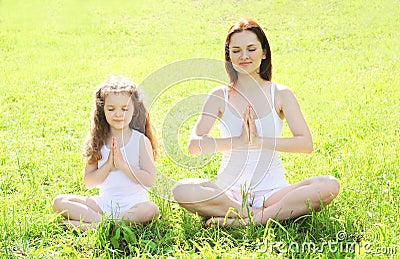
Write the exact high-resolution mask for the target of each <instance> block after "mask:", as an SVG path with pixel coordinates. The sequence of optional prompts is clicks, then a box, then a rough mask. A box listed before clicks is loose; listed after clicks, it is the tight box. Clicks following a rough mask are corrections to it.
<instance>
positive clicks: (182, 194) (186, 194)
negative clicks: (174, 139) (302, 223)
mask: <svg viewBox="0 0 400 259" xmlns="http://www.w3.org/2000/svg"><path fill="white" fill-rule="evenodd" d="M205 182H207V180H205V179H200V178H189V179H183V180H180V181H178V182H177V183H175V185H174V186H173V187H172V194H173V196H174V199H175V200H176V201H177V202H178V203H182V202H190V201H192V198H193V197H192V196H193V195H194V194H195V193H196V189H197V187H198V186H199V185H200V184H201V183H205Z"/></svg>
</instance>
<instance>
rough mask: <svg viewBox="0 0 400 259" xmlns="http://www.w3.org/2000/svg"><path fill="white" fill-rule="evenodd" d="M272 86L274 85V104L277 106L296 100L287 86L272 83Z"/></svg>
mask: <svg viewBox="0 0 400 259" xmlns="http://www.w3.org/2000/svg"><path fill="white" fill-rule="evenodd" d="M274 85H275V102H276V103H277V104H278V105H282V104H283V103H288V102H292V101H293V100H294V99H296V97H295V96H294V94H293V92H292V90H291V89H290V88H289V87H288V86H286V85H282V84H277V83H274Z"/></svg>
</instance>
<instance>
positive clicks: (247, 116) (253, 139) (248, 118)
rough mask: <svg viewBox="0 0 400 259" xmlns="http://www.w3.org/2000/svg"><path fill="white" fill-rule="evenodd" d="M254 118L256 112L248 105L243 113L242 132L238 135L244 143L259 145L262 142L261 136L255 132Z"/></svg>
mask: <svg viewBox="0 0 400 259" xmlns="http://www.w3.org/2000/svg"><path fill="white" fill-rule="evenodd" d="M255 120H256V114H255V112H254V110H253V108H252V107H251V106H250V105H249V106H247V108H246V111H245V113H244V115H243V125H242V134H241V135H240V137H239V138H240V140H241V141H243V143H244V144H250V145H260V144H261V142H262V141H261V137H260V136H259V135H258V133H257V127H256V123H255Z"/></svg>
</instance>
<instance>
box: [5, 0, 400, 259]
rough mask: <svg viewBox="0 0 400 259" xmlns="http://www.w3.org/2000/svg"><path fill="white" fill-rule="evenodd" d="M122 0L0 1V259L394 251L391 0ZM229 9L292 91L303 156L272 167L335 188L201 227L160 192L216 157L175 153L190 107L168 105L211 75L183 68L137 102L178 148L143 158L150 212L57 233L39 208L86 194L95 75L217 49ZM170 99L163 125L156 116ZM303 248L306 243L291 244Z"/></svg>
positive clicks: (140, 76)
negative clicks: (306, 134)
mask: <svg viewBox="0 0 400 259" xmlns="http://www.w3.org/2000/svg"><path fill="white" fill-rule="evenodd" d="M135 2H136V1H128V0H126V1H123V0H117V1H83V2H81V1H76V0H75V1H73V0H71V1H66V0H61V1H36V0H32V1H20V0H14V1H11V0H2V1H0V103H1V105H0V233H1V235H2V236H1V237H0V257H2V258H10V257H11V258H12V257H29V258H61V257H65V258H83V257H84V258H90V257H100V258H113V257H122V256H126V257H140V258H142V257H157V256H158V257H161V258H164V257H178V258H179V257H183V258H256V257H265V258H272V257H278V256H281V257H289V258H307V257H310V258H311V257H312V258H315V257H318V258H344V257H350V258H352V257H367V258H368V257H376V256H378V255H380V256H383V257H392V258H396V257H398V256H399V254H400V247H399V246H398V244H399V243H400V238H399V237H400V226H399V222H400V219H399V202H400V200H399V196H400V186H399V182H400V181H399V168H400V148H399V147H400V145H399V139H400V130H399V129H400V108H399V107H400V94H399V92H400V91H399V90H400V87H399V86H400V54H399V53H400V8H399V7H400V4H399V2H398V1H394V0H393V1H389V0H387V1H350V2H349V1H208V0H206V1H181V2H175V3H171V2H170V1H153V0H148V1H139V2H141V3H135ZM240 17H253V18H255V19H256V20H257V21H258V22H259V23H260V24H261V25H263V26H264V28H265V29H266V32H267V35H268V37H269V40H270V44H271V48H272V53H273V57H272V60H273V66H274V68H273V80H274V81H275V82H278V83H281V84H285V85H288V86H289V87H290V88H291V89H292V90H293V92H294V93H295V95H296V96H297V98H298V100H299V102H300V105H301V107H302V111H303V114H304V116H305V117H306V120H307V122H308V123H309V126H310V129H311V131H312V135H313V140H314V152H313V154H312V155H302V154H282V160H283V163H284V166H285V168H286V176H287V179H288V180H289V181H290V182H291V183H295V182H297V181H300V180H302V179H304V178H307V177H311V176H314V175H327V174H331V175H334V176H335V177H337V178H338V179H339V180H340V183H341V192H340V194H339V196H338V198H337V199H335V200H334V202H333V203H332V204H331V205H330V206H328V207H327V208H325V209H323V210H322V211H321V212H319V213H315V214H312V215H309V216H304V217H302V218H299V219H297V220H293V221H289V222H280V223H277V222H272V221H271V222H270V223H269V224H268V225H267V226H265V227H264V226H262V227H261V226H248V227H242V228H231V229H220V228H217V227H211V228H205V227H203V224H204V220H203V219H201V218H200V217H197V216H194V215H192V214H189V213H187V212H186V211H184V210H182V209H181V208H179V206H177V204H176V203H173V202H171V201H170V192H169V187H170V186H171V185H172V184H173V182H174V181H175V180H178V179H181V178H183V177H206V178H209V179H213V177H215V174H216V172H217V168H218V158H219V155H213V156H208V157H198V156H193V157H188V153H187V150H186V149H185V146H186V144H187V139H188V135H189V134H190V129H191V127H193V123H194V121H195V116H194V115H193V116H192V115H191V116H183V115H182V116H177V115H179V114H184V113H185V109H183V110H179V109H178V110H174V109H175V108H182V105H177V104H192V102H185V101H188V100H189V101H190V97H191V96H194V95H199V96H200V97H201V96H203V97H204V94H206V93H207V92H208V91H209V90H210V89H211V88H212V87H214V86H215V85H218V84H217V83H216V82H213V81H210V80H206V79H198V80H187V81H183V82H177V83H176V84H174V85H172V86H171V87H170V88H168V89H167V90H165V91H164V92H163V94H162V95H161V96H159V98H158V99H157V100H156V101H155V102H154V105H153V106H152V108H151V112H152V116H153V121H154V122H155V125H156V127H157V128H158V129H159V131H158V132H159V136H160V138H162V136H168V134H171V133H170V132H171V131H169V130H171V129H170V128H169V127H168V125H175V124H174V123H176V125H180V127H179V132H175V133H174V131H172V133H174V134H176V135H173V137H174V138H167V137H164V138H163V139H162V140H163V142H164V146H165V147H166V148H170V147H171V146H173V145H175V144H176V145H180V146H181V148H180V149H179V148H178V149H176V148H172V149H169V150H168V152H164V153H163V156H162V157H161V159H160V160H158V161H157V167H158V169H159V171H160V173H159V180H158V182H157V184H156V186H155V188H154V195H152V199H153V200H154V201H155V202H156V203H157V204H158V205H159V206H160V209H161V215H162V217H161V218H160V219H157V220H155V221H154V222H152V223H150V224H149V225H146V226H134V227H132V228H127V227H121V226H119V225H116V224H113V223H104V224H102V225H101V227H100V228H99V229H98V230H97V231H89V232H85V233H81V232H74V231H69V230H64V229H63V228H62V227H61V225H60V224H59V220H60V217H59V216H57V215H56V214H54V213H53V212H52V208H51V202H52V199H53V198H54V197H55V195H57V194H59V193H76V194H81V195H92V194H95V193H96V190H91V191H89V190H87V189H86V188H85V186H84V184H83V180H82V178H83V173H82V172H83V167H84V160H83V158H82V156H81V152H82V143H83V140H84V138H85V137H86V136H87V133H88V130H89V117H90V112H91V109H92V105H93V103H92V94H93V92H94V90H95V89H96V87H97V85H98V84H99V83H101V82H102V81H103V80H104V79H105V78H106V77H107V75H109V74H116V75H125V76H129V77H131V78H132V79H133V80H134V81H136V82H138V83H140V82H142V81H145V79H146V78H148V76H149V75H151V74H152V73H153V72H156V73H158V72H160V69H161V68H163V67H164V66H166V65H169V64H172V63H173V62H176V61H179V60H184V59H189V58H212V59H217V60H222V59H223V41H224V38H225V36H226V32H227V30H228V27H229V26H230V25H231V24H232V23H233V22H234V21H236V20H237V19H238V18H240ZM176 73H178V72H176ZM166 81H168V80H166V79H165V81H164V79H163V78H159V79H158V80H155V81H154V82H155V83H157V84H159V85H157V86H154V87H153V88H152V87H151V86H147V85H146V87H147V88H146V89H144V90H145V91H151V90H154V89H161V88H160V85H163V84H164V83H165V82H166ZM157 87H158V88H157ZM200 97H199V98H196V100H198V99H200ZM196 105H198V104H197V103H195V106H194V107H188V109H189V111H192V112H195V111H196V109H195V107H197V106H196ZM171 110H172V111H175V112H177V113H171V115H174V116H173V117H172V118H176V121H167V122H168V123H170V124H168V123H166V115H167V114H168V113H169V112H170V111H171ZM163 125H164V126H163ZM176 125H175V126H176ZM163 133H165V135H163ZM214 133H215V134H216V131H215V130H214ZM288 134H289V130H288V128H287V127H286V128H285V135H288ZM171 143H172V144H171ZM188 159H190V160H188ZM187 161H189V162H187ZM196 165H201V167H199V166H197V167H195V168H194V169H193V168H192V169H190V168H191V167H194V166H196ZM344 233H346V236H342V235H344ZM338 237H339V238H343V239H341V240H339V239H338ZM334 242H337V243H334ZM355 243H357V244H359V246H357V247H356V248H355V250H356V252H353V251H352V249H351V248H352V247H351V246H352V245H353V244H355ZM311 244H315V246H316V248H315V250H314V251H312V253H311V254H310V253H308V252H307V251H304V249H303V250H302V245H311ZM328 244H331V248H329V246H328ZM296 245H299V249H298V251H296ZM346 245H347V246H350V247H347V249H346ZM369 245H370V247H369ZM306 248H307V247H306ZM306 248H305V250H307V249H306ZM373 252H376V253H375V254H374V253H373ZM377 252H382V253H377Z"/></svg>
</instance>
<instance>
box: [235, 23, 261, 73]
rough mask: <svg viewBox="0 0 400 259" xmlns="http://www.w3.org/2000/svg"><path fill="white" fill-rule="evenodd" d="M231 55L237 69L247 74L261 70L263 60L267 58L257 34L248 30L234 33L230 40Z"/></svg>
mask: <svg viewBox="0 0 400 259" xmlns="http://www.w3.org/2000/svg"><path fill="white" fill-rule="evenodd" d="M229 56H230V58H231V62H232V65H233V67H234V68H235V70H236V71H237V72H238V73H246V74H254V73H257V72H259V68H260V65H261V61H262V59H264V58H265V54H264V51H263V49H262V46H261V42H260V41H259V40H258V38H257V35H256V34H255V33H254V32H252V31H246V30H245V31H242V32H236V33H234V34H232V36H231V39H230V42H229Z"/></svg>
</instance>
